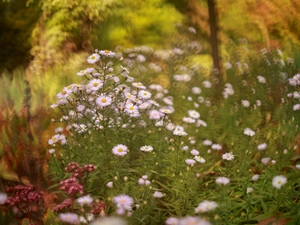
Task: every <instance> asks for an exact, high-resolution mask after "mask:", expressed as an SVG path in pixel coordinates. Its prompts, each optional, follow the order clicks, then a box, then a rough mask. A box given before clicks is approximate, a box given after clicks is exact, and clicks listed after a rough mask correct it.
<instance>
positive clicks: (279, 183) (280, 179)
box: [272, 175, 287, 189]
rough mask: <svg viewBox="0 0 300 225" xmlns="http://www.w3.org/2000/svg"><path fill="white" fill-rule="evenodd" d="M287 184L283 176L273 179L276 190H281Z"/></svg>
mask: <svg viewBox="0 0 300 225" xmlns="http://www.w3.org/2000/svg"><path fill="white" fill-rule="evenodd" d="M286 182H287V178H286V177H285V176H283V175H279V176H276V177H274V178H273V180H272V185H273V187H274V188H277V189H280V188H281V187H282V186H283V185H285V184H286Z"/></svg>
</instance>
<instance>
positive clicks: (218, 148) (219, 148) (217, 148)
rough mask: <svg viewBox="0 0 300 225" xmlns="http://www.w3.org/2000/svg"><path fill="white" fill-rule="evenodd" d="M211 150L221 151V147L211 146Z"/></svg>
mask: <svg viewBox="0 0 300 225" xmlns="http://www.w3.org/2000/svg"><path fill="white" fill-rule="evenodd" d="M211 148H212V149H214V150H218V151H219V150H221V149H222V146H221V145H220V144H213V145H212V146H211Z"/></svg>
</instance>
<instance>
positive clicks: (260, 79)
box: [257, 76, 266, 84]
mask: <svg viewBox="0 0 300 225" xmlns="http://www.w3.org/2000/svg"><path fill="white" fill-rule="evenodd" d="M257 80H258V82H259V83H262V84H264V83H266V78H264V77H263V76H257Z"/></svg>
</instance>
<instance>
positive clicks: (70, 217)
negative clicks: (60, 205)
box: [58, 213, 79, 224]
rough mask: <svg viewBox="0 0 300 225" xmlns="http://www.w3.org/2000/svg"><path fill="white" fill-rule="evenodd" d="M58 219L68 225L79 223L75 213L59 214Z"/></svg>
mask: <svg viewBox="0 0 300 225" xmlns="http://www.w3.org/2000/svg"><path fill="white" fill-rule="evenodd" d="M58 217H59V219H60V220H61V221H62V222H64V223H69V224H78V223H79V216H78V215H77V214H75V213H60V214H59V215H58Z"/></svg>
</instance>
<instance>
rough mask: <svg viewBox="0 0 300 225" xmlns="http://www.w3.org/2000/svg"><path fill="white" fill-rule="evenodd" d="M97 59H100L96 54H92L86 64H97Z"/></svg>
mask: <svg viewBox="0 0 300 225" xmlns="http://www.w3.org/2000/svg"><path fill="white" fill-rule="evenodd" d="M99 59H100V55H99V54H98V53H94V54H92V55H90V56H89V57H88V59H87V62H88V63H90V64H94V63H96V62H98V61H99Z"/></svg>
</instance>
